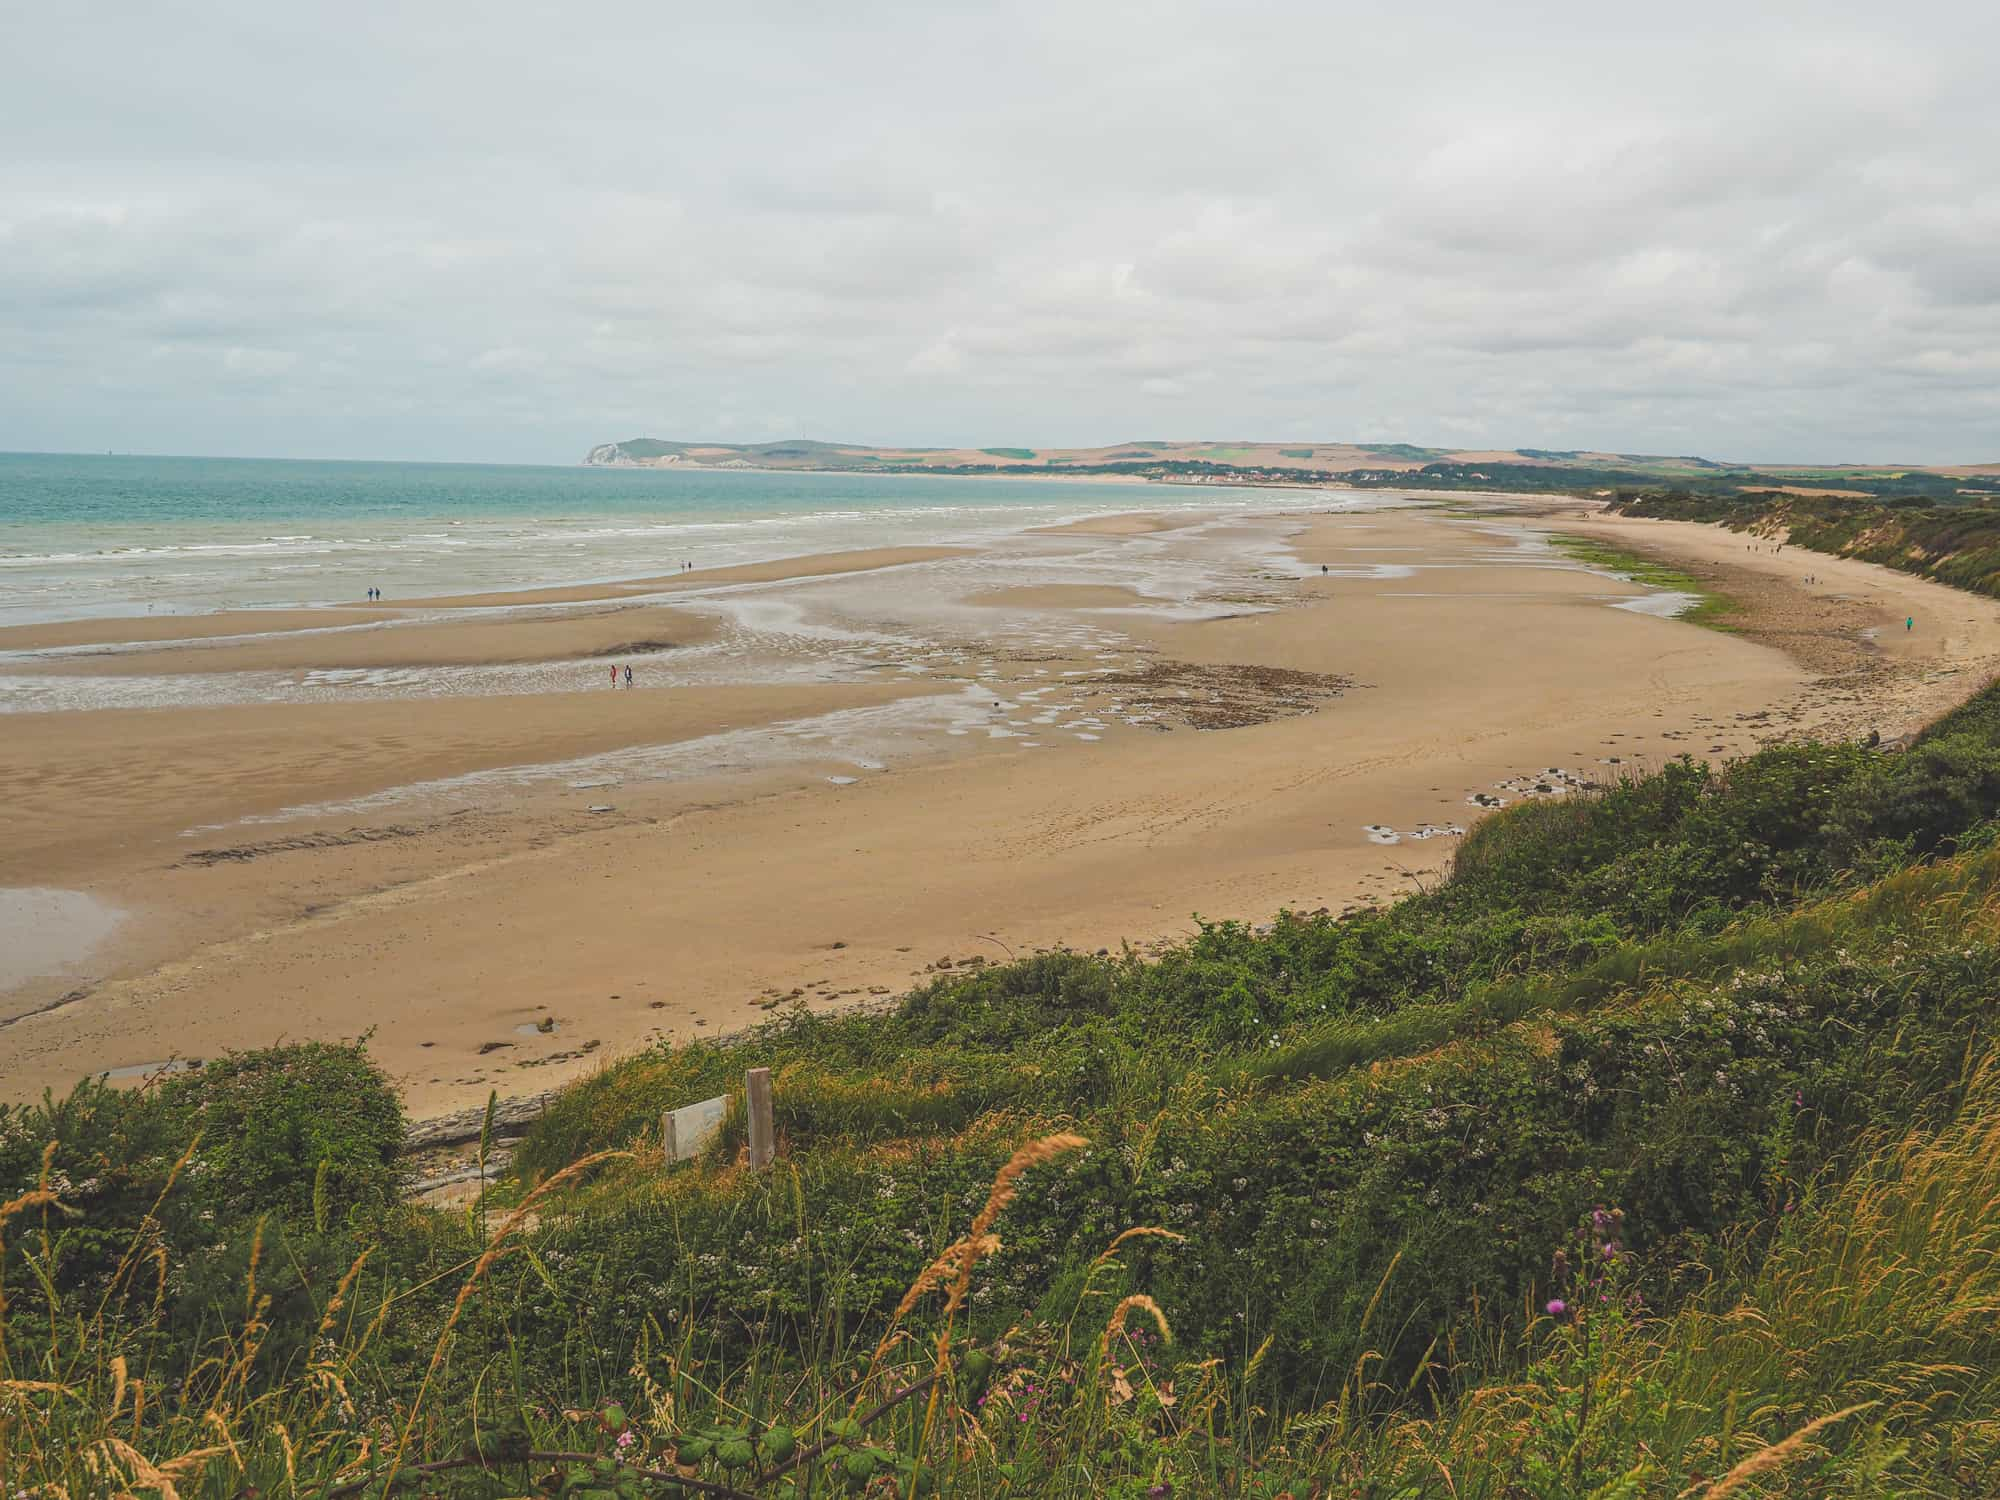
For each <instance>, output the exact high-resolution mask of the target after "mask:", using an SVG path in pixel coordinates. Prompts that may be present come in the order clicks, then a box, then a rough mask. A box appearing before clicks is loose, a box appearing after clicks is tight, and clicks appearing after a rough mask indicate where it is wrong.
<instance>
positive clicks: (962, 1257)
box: [939, 1131, 1090, 1357]
mask: <svg viewBox="0 0 2000 1500" xmlns="http://www.w3.org/2000/svg"><path fill="white" fill-rule="evenodd" d="M1089 1144H1090V1142H1089V1141H1087V1140H1085V1139H1084V1138H1083V1137H1082V1136H1080V1135H1075V1134H1072V1133H1071V1132H1069V1131H1058V1132H1057V1133H1056V1134H1054V1135H1045V1136H1043V1137H1042V1138H1041V1139H1040V1140H1038V1141H1030V1142H1028V1144H1027V1145H1025V1146H1023V1147H1022V1148H1021V1149H1020V1150H1018V1151H1016V1152H1015V1153H1014V1154H1013V1155H1012V1156H1011V1157H1009V1158H1008V1159H1007V1164H1006V1165H1005V1166H1004V1167H1002V1168H1001V1169H1000V1170H999V1171H998V1172H997V1173H995V1174H994V1177H993V1188H992V1190H991V1191H990V1192H988V1193H987V1195H986V1206H985V1207H984V1208H982V1209H980V1210H979V1217H978V1218H976V1219H974V1220H973V1221H972V1231H971V1233H969V1234H967V1235H966V1237H965V1238H964V1239H963V1240H961V1241H960V1242H959V1243H960V1244H962V1245H963V1246H964V1247H965V1248H964V1249H963V1250H962V1251H961V1252H960V1254H959V1263H958V1275H957V1277H956V1278H954V1279H953V1281H952V1284H951V1292H950V1295H949V1296H947V1297H946V1298H945V1308H944V1311H945V1319H946V1323H945V1333H944V1336H943V1339H942V1340H941V1341H940V1346H939V1352H940V1357H942V1354H943V1351H944V1349H945V1348H947V1347H948V1346H949V1344H950V1340H951V1325H950V1319H951V1315H952V1314H953V1313H955V1312H956V1311H958V1307H959V1304H960V1303H962V1302H963V1301H964V1300H965V1294H966V1291H967V1290H968V1289H969V1288H970V1287H971V1285H972V1268H973V1267H974V1266H976V1265H977V1264H978V1263H979V1253H980V1252H979V1242H980V1241H981V1240H983V1239H985V1238H986V1236H987V1234H988V1232H989V1231H991V1230H992V1228H993V1224H994V1221H995V1220H997V1219H998V1218H999V1217H1000V1215H1001V1214H1002V1213H1003V1212H1004V1211H1005V1210H1006V1207H1007V1205H1008V1204H1010V1203H1012V1202H1013V1201H1014V1195H1015V1194H1016V1193H1018V1192H1019V1191H1020V1181H1021V1176H1022V1174H1023V1173H1025V1172H1026V1171H1027V1170H1028V1168H1030V1167H1034V1166H1040V1165H1041V1164H1042V1163H1043V1162H1048V1161H1054V1160H1055V1159H1056V1158H1057V1157H1058V1156H1063V1155H1066V1154H1067V1153H1069V1152H1071V1151H1081V1150H1082V1149H1083V1148H1084V1147H1085V1146H1088V1145H1089Z"/></svg>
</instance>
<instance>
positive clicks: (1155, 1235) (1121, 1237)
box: [1090, 1224, 1187, 1271]
mask: <svg viewBox="0 0 2000 1500" xmlns="http://www.w3.org/2000/svg"><path fill="white" fill-rule="evenodd" d="M1147 1238H1150V1239H1161V1240H1172V1241H1173V1242H1174V1243H1175V1244H1182V1243H1185V1242H1186V1240H1187V1236H1186V1235H1184V1234H1175V1233H1174V1232H1173V1231H1172V1230H1171V1229H1160V1228H1156V1227H1155V1226H1154V1225H1151V1224H1137V1225H1134V1226H1133V1227H1132V1228H1130V1229H1121V1230H1119V1231H1118V1238H1116V1239H1115V1240H1113V1241H1112V1242H1111V1243H1110V1244H1108V1245H1106V1246H1105V1247H1104V1250H1103V1252H1102V1253H1101V1254H1099V1255H1098V1257H1097V1259H1096V1260H1094V1261H1092V1262H1091V1263H1090V1268H1091V1270H1093V1271H1094V1270H1096V1269H1097V1268H1098V1267H1099V1266H1101V1265H1103V1264H1105V1263H1106V1262H1107V1261H1109V1260H1110V1259H1111V1257H1112V1256H1114V1255H1116V1254H1117V1253H1118V1247H1119V1246H1120V1245H1122V1244H1124V1243H1125V1242H1126V1241H1127V1240H1137V1239H1147Z"/></svg>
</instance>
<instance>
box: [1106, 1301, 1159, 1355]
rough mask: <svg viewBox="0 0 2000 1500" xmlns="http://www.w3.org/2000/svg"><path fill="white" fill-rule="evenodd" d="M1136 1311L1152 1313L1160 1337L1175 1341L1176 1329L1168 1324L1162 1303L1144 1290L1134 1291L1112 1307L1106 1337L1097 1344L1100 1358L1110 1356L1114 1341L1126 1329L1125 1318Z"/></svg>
mask: <svg viewBox="0 0 2000 1500" xmlns="http://www.w3.org/2000/svg"><path fill="white" fill-rule="evenodd" d="M1134 1312H1143V1313H1150V1314H1151V1315H1152V1318H1153V1322H1154V1324H1155V1326H1157V1327H1158V1328H1159V1330H1160V1337H1161V1338H1162V1339H1164V1340H1165V1341H1166V1342H1167V1343H1169V1344H1171V1343H1172V1342H1173V1341H1174V1331H1173V1329H1171V1328H1169V1327H1168V1326H1167V1315H1166V1314H1165V1313H1164V1312H1162V1311H1160V1304H1159V1303H1157V1302H1155V1301H1154V1300H1153V1299H1152V1298H1151V1297H1148V1296H1147V1295H1146V1294H1145V1293H1144V1292H1134V1293H1133V1294H1132V1295H1131V1296H1129V1297H1124V1298H1121V1299H1120V1300H1119V1303H1118V1305H1117V1306H1116V1307H1114V1308H1112V1309H1111V1321H1110V1322H1109V1323H1106V1324H1105V1325H1104V1337H1103V1338H1102V1339H1100V1340H1099V1341H1098V1345H1097V1357H1098V1358H1099V1359H1104V1358H1106V1357H1107V1356H1109V1354H1110V1353H1111V1344H1112V1341H1113V1340H1114V1339H1116V1338H1117V1337H1118V1335H1119V1334H1121V1333H1123V1332H1124V1331H1125V1320H1126V1319H1127V1318H1129V1317H1130V1316H1131V1315H1132V1314H1133V1313H1134Z"/></svg>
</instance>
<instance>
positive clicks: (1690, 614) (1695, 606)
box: [1549, 534, 1740, 632]
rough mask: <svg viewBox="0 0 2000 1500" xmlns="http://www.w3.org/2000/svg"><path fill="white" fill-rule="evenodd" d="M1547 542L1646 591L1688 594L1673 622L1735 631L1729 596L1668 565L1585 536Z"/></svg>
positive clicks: (1552, 538) (1734, 612) (1556, 537)
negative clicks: (1689, 597) (1687, 601)
mask: <svg viewBox="0 0 2000 1500" xmlns="http://www.w3.org/2000/svg"><path fill="white" fill-rule="evenodd" d="M1549 542H1550V544H1551V545H1552V546H1554V547H1555V549H1556V550H1557V551H1559V552H1561V553H1562V554H1563V555H1564V556H1565V557H1567V558H1569V559H1570V560H1571V561H1573V562H1578V563H1581V564H1583V565H1584V566H1585V567H1587V568H1594V569H1597V570H1599V571H1602V572H1607V573H1617V574H1621V575H1623V576H1624V577H1626V578H1629V579H1631V580H1632V582H1634V583H1637V584H1642V585H1644V586H1645V587H1647V588H1655V589H1670V590H1672V591H1673V592H1674V593H1677V594H1688V595H1691V596H1692V597H1693V599H1694V602H1693V603H1692V604H1690V605H1688V606H1687V608H1685V609H1683V610H1681V611H1680V612H1679V613H1678V614H1676V615H1675V617H1674V618H1676V619H1679V620H1685V621H1687V622H1688V623H1689V624H1691V625H1700V626H1703V627H1705V628H1706V629H1709V630H1720V631H1724V632H1732V631H1734V630H1735V629H1736V625H1735V623H1734V620H1735V617H1736V616H1737V615H1738V614H1739V613H1740V610H1739V608H1738V606H1737V605H1736V603H1735V602H1734V601H1733V600H1731V599H1730V598H1729V596H1728V595H1726V594H1723V593H1720V592H1718V591H1717V590H1715V589H1714V588H1712V587H1710V586H1709V585H1708V584H1706V583H1704V582H1703V581H1702V580H1700V579H1698V578H1696V577H1695V576H1694V575H1693V574H1691V573H1688V572H1686V571H1684V570H1682V569H1680V568H1676V567H1674V566H1673V565H1672V564H1670V563H1663V562H1659V561H1657V560H1655V559H1653V558H1648V557H1641V556H1639V555H1638V554H1637V553H1633V552H1627V551H1625V550H1623V549H1622V548H1618V547H1612V546H1609V545H1607V544H1605V543H1603V542H1600V541H1597V540H1595V539H1592V538H1588V537H1580V536H1567V535H1562V534H1556V535H1552V536H1550V538H1549Z"/></svg>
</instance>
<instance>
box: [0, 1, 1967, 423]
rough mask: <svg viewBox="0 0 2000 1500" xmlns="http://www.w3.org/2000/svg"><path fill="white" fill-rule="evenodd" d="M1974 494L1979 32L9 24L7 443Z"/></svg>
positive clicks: (1315, 16) (875, 22)
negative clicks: (915, 458) (1735, 483)
mask: <svg viewBox="0 0 2000 1500" xmlns="http://www.w3.org/2000/svg"><path fill="white" fill-rule="evenodd" d="M642 434H643V435H649V436H659V437H673V438H695V437H701V438H718V439H724V440H735V441H749V440H761V439H767V438H776V437H795V436H807V437H818V438H827V439H845V440H854V441H866V442H877V443H907V444H958V443H972V444H980V445H998V444H1026V445H1072V444H1096V443H1105V442H1113V441H1117V440H1121V439H1126V438H1148V437H1150V438H1177V437H1188V438H1230V437H1241V438H1289V439H1322V440H1332V439H1356V440H1371V439H1372V440H1390V441H1409V442H1421V443H1437V444H1453V445H1484V444H1494V445H1503V446H1513V445H1519V444H1527V445H1534V446H1543V447H1562V448H1569V447H1606V448H1614V449H1623V450H1628V451H1636V452H1655V453H1688V452H1696V453H1703V454H1707V455H1710V456H1716V457H1729V458H1746V459H1801V460H1816V461H1835V460H1846V459H1854V460H1868V461H1894V460H1931V461H1959V462H1965V461H1976V460H2000V4H1995V3H1993V0H1961V3H1951V4H1947V3H1936V0H1915V3H1912V0H1899V3H1895V4H1880V3H1877V4H1873V5H1869V6H1867V7H1861V6H1852V7H1850V6H1847V5H1844V4H1839V3H1828V0H1815V3H1810V4H1784V3H1760V0H1733V3H1729V4H1724V5H1711V4H1706V3H1693V4H1690V3H1679V0H1677V3H1673V4H1662V5H1655V6H1647V7H1637V6H1628V5H1616V4H1606V3H1604V0H1595V3H1592V4H1589V5H1538V4H1535V3H1533V0H1515V3H1506V4H1501V3H1494V0H1397V3H1393V4H1380V5H1374V4H1355V3H1349V0H1318V3H1309V4H1300V5H1296V6H1293V5H1260V4H1255V3H1237V4H1176V3H1174V0H1146V3H1142V4H1140V3H1135V4H1130V5H1125V4H1107V3H1099V0H1058V3H1050V4H1046V5H1014V4H994V3H980V4H976V5H953V4H951V3H950V0H921V3H912V4H891V3H873V0H842V3H840V4H826V3H824V0H817V3H790V4H773V3H757V0H737V3H734V4H729V3H724V4H715V3H704V4H700V5H692V4H686V3H677V0H643V3H631V4H626V3H609V0H565V3H562V4H556V3H553V0H550V3H540V4H526V3H521V0H481V3H478V4H464V3H457V0H417V3H395V4H377V3H373V0H341V3H338V4H334V3H329V0H276V3H274V0H201V3H174V0H145V3H129V0H128V3H121V4H115V5H114V4H102V3H95V0H63V3H60V4H45V5H35V6H29V5H27V4H25V3H15V4H7V5H5V7H4V12H0V448H15V449H20V448H29V449H77V450H103V449H106V448H116V449H119V450H121V451H152V452H180V453H216V454H232V453H240V454H276V455H295V456H331V457H356V458H360V457H397V458H441V459H492V460H520V461H528V462H553V463H562V462H570V461H574V460H576V459H578V458H580V457H581V455H582V453H583V452H584V450H585V449H587V448H588V447H589V446H590V445H591V444H593V443H595V442H599V441H604V440H609V439H614V438H623V437H631V436H637V435H642Z"/></svg>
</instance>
